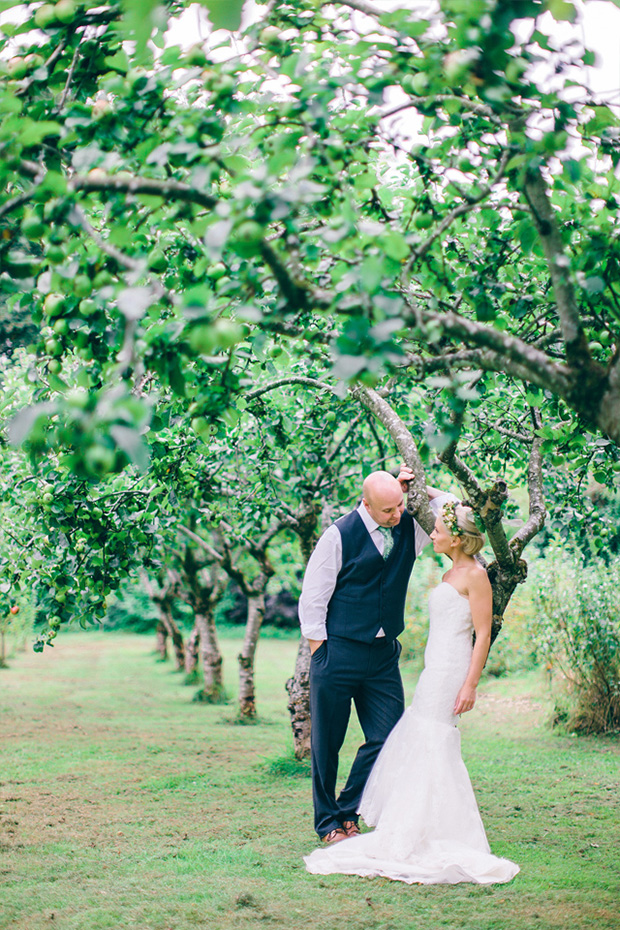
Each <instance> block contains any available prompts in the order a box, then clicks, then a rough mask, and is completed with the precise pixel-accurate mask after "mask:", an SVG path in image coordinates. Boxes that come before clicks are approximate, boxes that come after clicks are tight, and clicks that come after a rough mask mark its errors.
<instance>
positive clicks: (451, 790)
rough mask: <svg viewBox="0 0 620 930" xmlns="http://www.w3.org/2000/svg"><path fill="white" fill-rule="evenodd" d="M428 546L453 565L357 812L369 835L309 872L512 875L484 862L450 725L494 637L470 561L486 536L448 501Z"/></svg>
mask: <svg viewBox="0 0 620 930" xmlns="http://www.w3.org/2000/svg"><path fill="white" fill-rule="evenodd" d="M431 540H432V542H433V548H434V550H435V552H439V553H441V554H442V555H446V556H448V558H449V559H451V561H452V566H451V568H450V569H449V570H448V571H447V572H446V574H445V575H444V576H443V580H442V581H441V583H440V584H439V585H438V586H437V587H436V588H435V589H434V590H433V591H432V592H431V595H430V599H429V607H430V629H429V636H428V642H427V645H426V650H425V653H424V671H423V672H422V674H421V676H420V679H419V681H418V684H417V687H416V690H415V695H414V698H413V701H412V703H411V705H410V706H409V707H408V708H407V710H406V711H405V713H404V714H403V716H402V717H401V719H400V721H399V722H398V723H397V724H396V726H395V727H394V729H393V730H392V732H391V734H390V736H389V737H388V739H387V742H386V743H385V745H384V747H383V749H382V751H381V753H380V755H379V757H378V759H377V761H376V763H375V766H374V768H373V770H372V772H371V773H370V777H369V779H368V782H367V784H366V787H365V789H364V794H363V796H362V800H361V804H360V809H359V813H360V814H361V815H362V817H363V818H364V820H365V821H366V823H367V824H368V825H369V826H374V827H375V830H374V831H373V832H372V833H363V834H360V835H357V836H352V837H349V838H347V839H344V840H342V841H341V842H338V843H334V844H332V845H330V846H327V847H322V848H321V849H317V850H315V851H314V852H313V853H311V854H310V855H309V856H306V857H305V863H306V867H307V869H308V871H309V872H314V873H318V874H321V875H326V874H328V873H331V872H339V873H345V874H350V875H366V876H377V875H380V876H383V877H385V878H391V879H395V880H397V881H403V882H407V883H409V884H413V883H420V884H438V883H448V884H453V883H456V882H477V883H480V884H490V883H493V882H507V881H510V880H511V879H512V878H514V876H515V875H516V874H517V872H518V871H519V867H518V866H517V865H515V863H514V862H510V861H509V860H508V859H500V858H498V857H497V856H493V855H492V854H491V851H490V849H489V844H488V842H487V838H486V835H485V832H484V827H483V825H482V820H481V819H480V814H479V812H478V806H477V804H476V799H475V797H474V793H473V790H472V786H471V782H470V780H469V776H468V774H467V769H466V768H465V765H464V763H463V760H462V758H461V748H460V733H459V731H458V729H457V728H456V722H457V717H458V716H459V715H460V714H462V713H465V712H466V711H468V710H471V709H472V708H473V706H474V703H475V700H476V686H477V684H478V680H479V678H480V675H481V673H482V669H483V667H484V663H485V661H486V657H487V653H488V650H489V643H490V638H491V617H492V594H491V585H490V583H489V579H488V577H487V573H486V571H485V570H484V568H483V567H482V566H481V565H480V564H479V563H478V562H477V561H476V560H475V559H474V555H475V554H476V553H477V552H479V551H480V549H481V548H482V546H483V537H482V535H481V533H480V532H479V531H478V529H477V527H476V524H475V522H474V519H473V512H472V510H471V508H470V507H467V506H464V505H462V504H458V503H456V502H455V501H450V502H449V503H447V504H446V505H445V506H444V507H443V510H442V512H441V517H440V518H438V520H437V522H436V524H435V529H434V530H433V532H432V534H431ZM474 631H475V633H476V639H475V645H474V646H473V647H472V633H473V632H474Z"/></svg>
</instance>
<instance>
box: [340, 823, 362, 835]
mask: <svg viewBox="0 0 620 930" xmlns="http://www.w3.org/2000/svg"><path fill="white" fill-rule="evenodd" d="M342 829H343V830H344V832H345V833H346V834H347V836H358V835H359V833H360V828H359V827H358V825H357V823H356V822H355V820H344V821H343V822H342Z"/></svg>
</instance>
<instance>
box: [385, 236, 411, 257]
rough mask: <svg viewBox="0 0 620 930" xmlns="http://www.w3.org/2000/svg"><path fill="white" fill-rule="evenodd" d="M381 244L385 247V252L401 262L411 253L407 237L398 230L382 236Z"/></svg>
mask: <svg viewBox="0 0 620 930" xmlns="http://www.w3.org/2000/svg"><path fill="white" fill-rule="evenodd" d="M381 244H382V246H383V248H384V249H385V254H386V255H389V257H390V258H393V259H394V261H397V262H401V261H403V260H404V259H405V258H407V256H408V255H409V246H408V245H407V242H406V241H405V237H404V236H402V235H401V234H400V233H397V232H389V233H388V234H387V235H385V236H382V237H381Z"/></svg>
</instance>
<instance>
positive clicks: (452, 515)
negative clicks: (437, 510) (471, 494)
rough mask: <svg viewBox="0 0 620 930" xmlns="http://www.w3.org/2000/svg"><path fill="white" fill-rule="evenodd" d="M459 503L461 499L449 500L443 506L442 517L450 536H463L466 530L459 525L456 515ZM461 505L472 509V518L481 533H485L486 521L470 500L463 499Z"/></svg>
mask: <svg viewBox="0 0 620 930" xmlns="http://www.w3.org/2000/svg"><path fill="white" fill-rule="evenodd" d="M458 505H459V501H448V502H447V503H446V504H444V505H443V507H442V508H441V519H442V522H443V524H444V526H445V528H446V529H447V530H448V532H449V533H450V536H463V535H464V533H465V530H463V529H461V527H460V526H459V521H458V517H457V515H456V508H457V506H458ZM460 505H461V506H462V507H468V508H469V510H471V514H472V519H473V521H474V523H475V524H476V529H477V530H478V532H479V533H480V534H482V533H484V523H483V522H482V519H481V517H480V516H479V514H477V513H476V511H475V510H474V509H473V507H472V506H471V504H470V503H469V501H461V502H460Z"/></svg>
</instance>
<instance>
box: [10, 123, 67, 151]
mask: <svg viewBox="0 0 620 930" xmlns="http://www.w3.org/2000/svg"><path fill="white" fill-rule="evenodd" d="M25 123H26V128H25V129H24V130H23V131H22V132H20V134H19V141H20V142H21V144H22V145H38V144H39V143H40V142H42V141H43V139H45V137H46V136H59V135H60V133H61V132H62V126H61V125H60V123H55V122H52V120H41V122H39V123H35V122H32V121H30V120H25Z"/></svg>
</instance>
